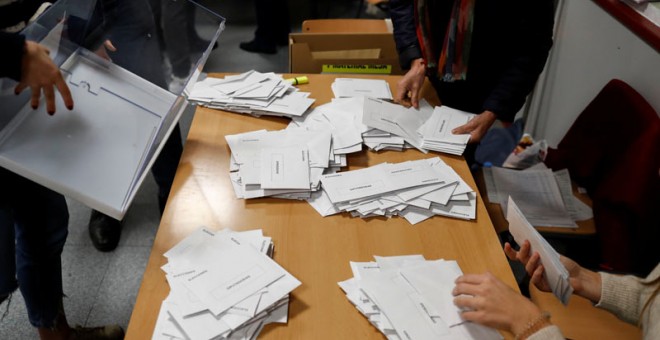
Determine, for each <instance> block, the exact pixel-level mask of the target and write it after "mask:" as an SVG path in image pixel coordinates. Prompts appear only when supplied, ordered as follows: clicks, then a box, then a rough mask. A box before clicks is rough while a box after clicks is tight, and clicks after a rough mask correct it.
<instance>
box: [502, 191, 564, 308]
mask: <svg viewBox="0 0 660 340" xmlns="http://www.w3.org/2000/svg"><path fill="white" fill-rule="evenodd" d="M506 219H507V221H509V232H510V233H511V235H513V238H514V239H515V240H516V243H518V244H523V242H525V240H529V244H530V245H531V250H530V251H531V252H532V254H533V253H534V252H538V253H539V255H540V256H541V264H543V268H544V270H545V272H544V277H545V279H546V280H548V284H549V285H550V287H551V289H552V293H553V294H554V295H555V296H556V297H557V298H558V299H559V301H561V302H562V303H563V304H564V305H567V304H568V300H569V299H570V297H571V294H573V287H571V284H570V282H569V276H570V275H569V273H568V270H566V267H564V265H563V264H562V263H561V261H560V260H559V253H557V251H556V250H555V249H554V248H552V246H551V245H550V244H549V243H548V241H546V240H545V239H544V238H543V236H541V234H539V232H538V231H536V229H534V227H533V226H532V225H531V224H530V223H529V222H528V221H527V219H526V218H525V216H524V215H523V214H522V212H521V211H520V209H518V206H517V205H516V202H514V201H513V199H512V198H511V197H510V196H509V202H508V204H507V214H506Z"/></svg>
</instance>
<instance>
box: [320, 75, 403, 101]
mask: <svg viewBox="0 0 660 340" xmlns="http://www.w3.org/2000/svg"><path fill="white" fill-rule="evenodd" d="M331 87H332V92H333V93H334V95H335V98H343V97H370V98H381V99H388V100H392V91H390V84H388V83H387V82H386V81H385V80H382V79H356V78H337V79H335V81H334V82H333V83H332V85H331Z"/></svg>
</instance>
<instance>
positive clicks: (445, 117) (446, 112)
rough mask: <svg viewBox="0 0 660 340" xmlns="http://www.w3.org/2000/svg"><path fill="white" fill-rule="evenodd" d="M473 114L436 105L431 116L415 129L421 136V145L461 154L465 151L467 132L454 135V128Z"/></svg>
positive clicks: (426, 147)
mask: <svg viewBox="0 0 660 340" xmlns="http://www.w3.org/2000/svg"><path fill="white" fill-rule="evenodd" d="M473 117H475V114H473V113H468V112H465V111H460V110H456V109H452V108H450V107H448V106H437V107H436V108H435V109H434V110H433V114H432V115H431V117H430V118H429V119H428V120H427V121H425V122H424V124H423V125H422V126H421V127H420V128H419V129H418V130H417V132H418V133H419V135H420V136H421V138H422V143H421V147H422V148H424V149H427V150H432V151H438V152H444V153H449V154H452V155H462V154H463V151H465V147H466V146H467V143H468V141H469V140H470V135H469V134H464V135H455V134H453V133H452V132H451V130H453V129H454V128H457V127H459V126H461V125H464V124H466V123H467V122H469V121H470V119H472V118H473Z"/></svg>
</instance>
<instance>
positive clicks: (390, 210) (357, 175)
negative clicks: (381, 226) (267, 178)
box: [308, 157, 477, 224]
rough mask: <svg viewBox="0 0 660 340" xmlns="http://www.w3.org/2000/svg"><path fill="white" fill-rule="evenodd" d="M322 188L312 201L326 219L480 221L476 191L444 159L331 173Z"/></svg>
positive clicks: (323, 177) (323, 179)
mask: <svg viewBox="0 0 660 340" xmlns="http://www.w3.org/2000/svg"><path fill="white" fill-rule="evenodd" d="M321 184H322V188H323V191H322V192H320V193H317V194H315V195H313V197H312V198H311V199H308V202H309V203H310V204H311V205H312V207H314V209H316V211H318V212H319V213H320V214H321V215H322V216H328V215H332V214H336V213H338V212H342V211H347V212H350V213H351V214H352V215H353V216H356V217H358V216H359V217H362V218H366V217H373V216H386V217H392V216H395V215H400V216H402V217H403V218H405V219H406V220H407V221H408V222H410V223H411V224H416V223H419V222H421V221H424V220H426V219H428V218H430V217H432V216H434V215H443V216H449V217H455V218H461V219H468V220H472V219H475V218H476V205H477V204H476V194H475V192H474V190H473V189H472V188H470V186H468V185H467V184H466V183H465V182H464V181H463V180H462V179H461V177H460V176H459V175H458V174H457V173H456V172H455V171H454V169H452V168H451V167H450V166H448V165H447V164H445V163H444V162H443V161H442V160H441V159H440V158H439V157H434V158H428V159H421V160H415V161H407V162H402V163H381V164H378V165H375V166H371V167H368V168H364V169H359V170H353V171H345V172H339V173H334V174H326V175H323V176H322V177H321Z"/></svg>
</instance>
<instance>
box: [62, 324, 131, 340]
mask: <svg viewBox="0 0 660 340" xmlns="http://www.w3.org/2000/svg"><path fill="white" fill-rule="evenodd" d="M69 339H71V340H122V339H124V330H123V329H122V328H121V327H119V326H118V325H107V326H101V327H81V326H76V327H74V328H71V335H70V336H69Z"/></svg>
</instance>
